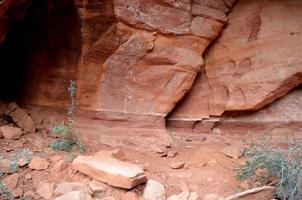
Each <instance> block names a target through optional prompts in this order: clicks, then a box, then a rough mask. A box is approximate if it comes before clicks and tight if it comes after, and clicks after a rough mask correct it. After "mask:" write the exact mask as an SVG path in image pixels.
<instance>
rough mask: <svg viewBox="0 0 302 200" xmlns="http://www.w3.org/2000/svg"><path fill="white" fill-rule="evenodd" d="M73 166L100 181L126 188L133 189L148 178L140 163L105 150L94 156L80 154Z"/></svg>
mask: <svg viewBox="0 0 302 200" xmlns="http://www.w3.org/2000/svg"><path fill="white" fill-rule="evenodd" d="M72 166H73V168H74V169H75V170H77V171H79V172H82V173H83V174H86V175H88V176H90V177H92V178H94V179H96V180H98V181H101V182H105V183H107V184H109V185H112V186H115V187H121V188H125V189H131V188H133V187H135V186H136V185H138V184H141V183H144V182H146V180H147V178H146V175H145V173H144V171H143V170H142V169H141V168H140V167H139V166H138V165H135V164H132V163H128V162H124V161H120V160H118V159H116V158H114V157H113V156H112V155H110V154H109V155H108V152H105V151H104V152H98V153H97V154H95V155H94V156H78V157H77V158H75V159H74V160H73V162H72Z"/></svg>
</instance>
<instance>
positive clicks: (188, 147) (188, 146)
mask: <svg viewBox="0 0 302 200" xmlns="http://www.w3.org/2000/svg"><path fill="white" fill-rule="evenodd" d="M185 147H186V149H192V148H193V146H191V145H187V146H185Z"/></svg>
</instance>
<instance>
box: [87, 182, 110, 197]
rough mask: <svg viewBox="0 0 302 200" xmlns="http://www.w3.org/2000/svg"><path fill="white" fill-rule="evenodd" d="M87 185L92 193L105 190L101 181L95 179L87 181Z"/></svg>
mask: <svg viewBox="0 0 302 200" xmlns="http://www.w3.org/2000/svg"><path fill="white" fill-rule="evenodd" d="M88 186H89V187H90V189H91V191H92V194H93V195H94V194H96V193H100V192H105V191H106V188H105V186H104V184H103V183H100V182H98V181H96V180H92V181H91V182H89V183H88Z"/></svg>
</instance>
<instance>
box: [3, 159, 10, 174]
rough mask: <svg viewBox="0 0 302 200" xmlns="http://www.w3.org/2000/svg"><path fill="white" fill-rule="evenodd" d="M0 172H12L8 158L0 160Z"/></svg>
mask: <svg viewBox="0 0 302 200" xmlns="http://www.w3.org/2000/svg"><path fill="white" fill-rule="evenodd" d="M0 172H1V173H5V174H9V173H12V172H11V170H10V161H9V160H8V159H3V160H0Z"/></svg>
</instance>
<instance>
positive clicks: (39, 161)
mask: <svg viewBox="0 0 302 200" xmlns="http://www.w3.org/2000/svg"><path fill="white" fill-rule="evenodd" d="M28 166H29V168H30V169H34V170H45V169H47V168H48V166H49V162H48V161H47V160H46V159H44V158H41V157H34V158H33V159H32V160H31V161H30V163H29V165H28Z"/></svg>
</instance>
